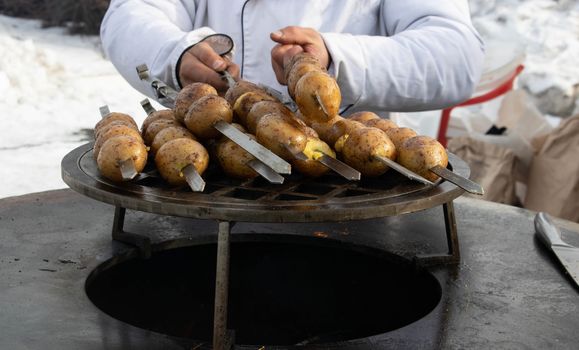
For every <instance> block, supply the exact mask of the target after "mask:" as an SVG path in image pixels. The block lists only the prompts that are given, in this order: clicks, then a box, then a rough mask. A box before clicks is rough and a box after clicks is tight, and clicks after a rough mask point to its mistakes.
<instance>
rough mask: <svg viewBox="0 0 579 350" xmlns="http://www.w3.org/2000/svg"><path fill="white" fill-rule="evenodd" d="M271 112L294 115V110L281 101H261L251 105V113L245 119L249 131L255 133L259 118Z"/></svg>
mask: <svg viewBox="0 0 579 350" xmlns="http://www.w3.org/2000/svg"><path fill="white" fill-rule="evenodd" d="M270 113H276V114H281V115H285V116H291V115H292V111H291V110H290V109H289V108H287V107H286V106H284V105H283V103H281V102H279V101H259V102H257V103H255V104H254V105H253V106H252V107H251V109H250V110H249V113H248V114H247V117H246V120H245V127H246V128H247V131H249V132H250V133H252V134H255V133H256V129H257V124H258V122H259V119H261V117H263V116H264V115H266V114H270Z"/></svg>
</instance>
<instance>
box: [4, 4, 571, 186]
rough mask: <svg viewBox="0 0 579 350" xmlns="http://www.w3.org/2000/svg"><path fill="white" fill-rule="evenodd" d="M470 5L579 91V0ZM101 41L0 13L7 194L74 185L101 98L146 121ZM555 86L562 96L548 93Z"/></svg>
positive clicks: (556, 79) (488, 33) (479, 18)
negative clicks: (71, 163) (72, 155)
mask: <svg viewBox="0 0 579 350" xmlns="http://www.w3.org/2000/svg"><path fill="white" fill-rule="evenodd" d="M470 4H471V11H472V13H473V21H474V23H475V25H476V26H477V28H478V29H479V30H480V31H481V33H482V34H483V36H484V37H485V39H496V38H499V39H502V40H503V41H504V40H506V41H510V42H517V43H521V44H522V45H523V46H524V48H525V51H526V58H525V66H526V68H525V71H524V72H523V75H522V76H521V79H520V84H521V85H522V86H524V87H526V88H527V89H528V90H529V91H531V92H532V93H533V94H536V95H537V96H541V95H542V94H543V95H544V96H547V98H546V99H547V100H549V101H553V100H556V99H557V98H559V99H561V101H562V102H559V105H560V104H563V103H565V101H564V100H565V94H567V97H568V100H569V99H570V98H572V96H577V95H576V93H575V95H573V88H574V85H576V84H577V83H579V66H578V65H577V57H579V4H578V3H577V1H574V0H559V1H554V0H527V1H522V0H478V1H470ZM99 45H100V41H99V39H98V37H94V36H93V37H86V36H85V37H83V36H70V35H67V34H66V33H65V31H64V29H58V28H50V29H43V28H41V24H40V23H39V22H38V21H33V20H23V19H15V18H10V17H5V16H0V47H2V55H0V110H1V111H2V115H1V116H0V118H1V119H0V120H1V121H2V124H1V125H2V126H1V127H0V181H1V185H0V198H3V197H8V196H15V195H21V194H25V193H31V192H37V191H44V190H49V189H57V188H64V187H66V185H65V184H64V182H63V181H62V179H61V174H60V161H61V160H62V158H63V157H64V156H65V155H66V154H67V153H68V152H70V151H71V150H72V149H74V148H76V147H77V146H80V145H82V144H84V143H86V142H87V141H88V140H89V139H90V129H92V128H93V126H94V124H95V123H96V122H97V121H98V120H99V119H100V115H99V112H98V109H99V107H100V106H102V105H105V104H106V105H109V107H110V109H111V110H113V111H119V112H124V113H128V114H130V115H132V116H133V117H134V118H135V119H136V121H137V123H139V124H140V123H141V122H142V120H143V119H144V118H145V114H144V112H143V111H142V109H141V107H140V104H139V102H140V101H141V100H142V99H143V98H144V96H143V95H141V94H140V93H138V92H137V91H136V90H134V89H133V88H132V87H130V86H129V85H128V83H126V82H125V81H124V80H123V79H122V78H121V77H120V75H119V74H118V73H117V72H116V70H115V69H114V67H113V66H112V65H111V64H110V63H109V62H108V61H107V60H106V59H105V58H104V56H103V54H102V51H101V49H100V46H99ZM550 89H551V90H555V94H554V95H553V94H551V95H549V94H545V92H546V91H549V90H550ZM557 92H559V93H557ZM561 92H562V93H561ZM559 95H563V96H562V97H561V96H559ZM553 96H555V97H553ZM538 101H539V102H541V100H538ZM566 102H569V101H566ZM571 102H573V101H571ZM578 105H579V104H578ZM157 106H158V105H157ZM423 125H425V126H426V127H428V128H429V130H428V132H426V131H424V132H423V133H425V134H435V130H434V129H433V128H435V127H436V126H435V125H437V124H436V123H434V124H433V123H423ZM433 125H434V126H433ZM418 129H419V130H420V128H418ZM433 130H434V131H433Z"/></svg>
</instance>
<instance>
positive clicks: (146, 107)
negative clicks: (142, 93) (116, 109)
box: [141, 98, 157, 115]
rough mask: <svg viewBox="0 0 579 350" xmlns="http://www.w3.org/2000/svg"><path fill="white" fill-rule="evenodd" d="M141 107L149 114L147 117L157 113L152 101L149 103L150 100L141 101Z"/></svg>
mask: <svg viewBox="0 0 579 350" xmlns="http://www.w3.org/2000/svg"><path fill="white" fill-rule="evenodd" d="M141 107H143V109H144V110H145V113H147V115H150V114H151V113H153V112H156V111H157V110H156V109H155V107H153V105H152V104H151V101H149V99H148V98H146V99H144V100H142V101H141Z"/></svg>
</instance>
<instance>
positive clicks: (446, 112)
mask: <svg viewBox="0 0 579 350" xmlns="http://www.w3.org/2000/svg"><path fill="white" fill-rule="evenodd" d="M524 68H525V66H524V65H522V64H520V65H518V66H517V68H515V70H514V71H513V72H512V73H511V75H510V76H509V77H508V78H507V80H505V82H503V83H502V84H500V85H499V86H497V87H496V88H494V89H492V90H490V91H488V92H486V93H484V94H482V95H478V96H474V97H472V98H470V99H468V100H466V101H464V102H462V103H460V104H458V105H455V106H452V107H449V108H446V109H443V110H442V114H441V117H440V126H439V128H438V142H440V143H441V144H442V145H443V146H444V147H446V143H447V142H448V140H447V138H446V132H447V129H448V123H449V121H450V112H451V111H452V110H453V109H454V108H456V107H465V106H471V105H475V104H479V103H483V102H486V101H489V100H492V99H494V98H497V97H499V96H501V95H503V94H505V93H507V92H509V91H510V90H512V89H513V84H514V81H515V78H516V77H517V76H518V75H519V74H520V73H521V72H522V71H523V69H524Z"/></svg>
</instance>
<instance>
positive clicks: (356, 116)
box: [348, 111, 380, 124]
mask: <svg viewBox="0 0 579 350" xmlns="http://www.w3.org/2000/svg"><path fill="white" fill-rule="evenodd" d="M348 119H350V120H355V121H357V122H360V123H363V124H366V122H367V121H368V120H373V119H380V116H379V115H378V114H376V113H374V112H369V111H363V112H356V113H352V114H350V115H349V116H348Z"/></svg>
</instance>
